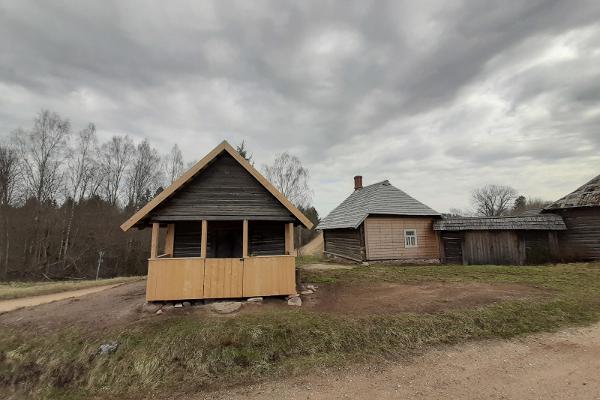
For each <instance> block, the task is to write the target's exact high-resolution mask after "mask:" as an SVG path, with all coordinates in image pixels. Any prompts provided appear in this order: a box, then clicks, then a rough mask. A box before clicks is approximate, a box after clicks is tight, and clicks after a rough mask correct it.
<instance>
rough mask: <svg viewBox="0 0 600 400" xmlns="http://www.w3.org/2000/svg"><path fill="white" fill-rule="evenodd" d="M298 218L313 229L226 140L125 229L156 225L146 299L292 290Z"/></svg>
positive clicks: (237, 294) (302, 223)
mask: <svg viewBox="0 0 600 400" xmlns="http://www.w3.org/2000/svg"><path fill="white" fill-rule="evenodd" d="M300 224H301V225H303V226H305V227H306V228H308V229H310V228H312V223H311V222H310V221H309V220H308V219H307V218H306V217H305V216H304V215H303V214H302V213H301V212H300V211H299V210H298V209H297V208H296V207H294V206H293V205H292V204H291V203H290V202H289V201H288V200H287V199H286V198H285V197H284V196H283V195H282V194H281V193H280V192H279V191H278V190H277V189H276V188H275V187H273V185H271V183H269V182H268V181H267V179H265V178H264V177H263V176H262V175H261V174H260V173H259V172H258V171H257V170H256V169H254V168H253V167H252V165H250V164H249V163H248V162H247V161H246V160H245V159H244V158H243V157H241V156H240V155H239V154H238V153H237V151H235V149H234V148H232V147H231V146H230V145H229V144H228V143H227V142H225V141H224V142H223V143H221V144H220V145H219V146H217V147H216V148H215V149H214V150H212V151H211V152H210V153H209V154H208V155H207V156H206V157H204V158H203V159H202V160H200V161H199V162H198V163H197V164H196V165H194V166H193V167H192V168H191V169H190V170H189V171H187V172H186V173H185V174H183V175H182V176H181V177H180V178H179V179H178V180H177V181H175V182H174V183H173V184H172V185H171V186H169V187H168V188H167V189H165V190H164V191H163V192H162V193H160V194H159V195H157V196H156V198H154V199H153V200H152V201H150V202H149V203H148V204H147V205H146V206H144V207H143V208H142V209H141V210H140V211H138V212H137V213H135V215H133V216H132V217H131V218H130V219H129V220H127V221H126V222H125V223H124V224H123V225H122V226H121V229H123V230H124V231H127V230H129V229H131V228H134V227H135V228H139V229H144V228H147V227H151V228H152V244H151V254H150V259H149V260H148V280H147V288H146V298H147V300H148V301H156V300H184V299H219V298H242V297H254V296H273V295H290V294H295V293H296V276H295V268H296V267H295V256H294V238H293V233H294V225H300ZM161 230H162V231H163V234H160V232H161ZM163 236H164V241H162V240H161V242H162V243H159V237H163Z"/></svg>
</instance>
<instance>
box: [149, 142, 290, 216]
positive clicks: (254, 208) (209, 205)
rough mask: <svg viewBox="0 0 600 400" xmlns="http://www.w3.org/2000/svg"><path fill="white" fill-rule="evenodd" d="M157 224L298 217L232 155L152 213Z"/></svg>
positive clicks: (215, 163) (221, 159) (218, 160)
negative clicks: (165, 222) (163, 222)
mask: <svg viewBox="0 0 600 400" xmlns="http://www.w3.org/2000/svg"><path fill="white" fill-rule="evenodd" d="M151 219H152V220H153V221H182V220H195V221H199V220H202V219H206V220H241V219H248V220H253V219H260V220H275V221H293V220H294V219H295V218H294V217H293V216H292V214H291V213H290V211H289V210H288V209H287V208H285V207H284V206H283V205H282V204H281V203H280V202H279V201H278V200H277V199H276V198H275V196H273V195H272V194H271V193H269V191H268V190H267V189H265V188H264V187H263V186H262V185H261V184H260V183H259V182H258V181H257V180H256V179H255V178H254V177H253V176H252V175H250V173H249V172H248V171H246V170H245V169H244V168H243V167H242V166H240V165H239V163H238V162H237V161H236V160H235V159H234V158H233V157H231V156H230V155H229V154H221V155H220V156H218V157H217V158H216V159H215V160H214V161H213V162H212V164H210V165H209V166H208V167H206V169H205V170H204V171H203V172H202V173H201V174H200V175H198V176H197V177H196V178H194V179H193V180H192V181H191V182H189V183H188V184H186V185H184V186H183V187H182V188H181V189H180V190H178V191H177V192H175V194H173V196H172V197H171V198H169V199H167V200H165V202H164V203H163V204H162V205H161V206H159V207H158V208H157V209H156V210H155V211H153V212H152V214H151Z"/></svg>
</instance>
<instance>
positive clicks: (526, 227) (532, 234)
mask: <svg viewBox="0 0 600 400" xmlns="http://www.w3.org/2000/svg"><path fill="white" fill-rule="evenodd" d="M433 229H434V230H436V231H437V232H439V233H440V240H441V249H440V251H441V257H442V261H443V262H444V263H447V264H465V265H472V264H475V265H477V264H496V265H499V264H507V265H524V264H537V263H545V262H550V261H556V260H558V259H559V253H558V235H559V234H560V233H561V232H565V230H566V229H567V227H566V225H565V223H564V222H563V220H562V218H561V217H560V216H558V215H554V214H539V213H538V214H533V215H525V216H516V217H456V218H455V217H452V218H445V219H442V220H439V221H436V222H435V223H434V225H433Z"/></svg>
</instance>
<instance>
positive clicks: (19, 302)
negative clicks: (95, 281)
mask: <svg viewBox="0 0 600 400" xmlns="http://www.w3.org/2000/svg"><path fill="white" fill-rule="evenodd" d="M119 285H122V283H116V284H113V285H104V286H95V287H91V288H87V289H79V290H70V291H68V292H59V293H53V294H45V295H41V296H32V297H23V298H20V299H13V300H2V301H0V313H4V312H7V311H13V310H17V309H19V308H23V307H32V306H38V305H40V304H46V303H51V302H53V301H58V300H64V299H70V298H73V297H81V296H85V295H86V294H91V293H96V292H101V291H103V290H106V289H110V288H113V287H116V286H119Z"/></svg>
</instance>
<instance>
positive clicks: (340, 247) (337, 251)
mask: <svg viewBox="0 0 600 400" xmlns="http://www.w3.org/2000/svg"><path fill="white" fill-rule="evenodd" d="M364 238H365V236H364V230H363V225H361V226H360V227H359V228H358V229H351V228H348V229H326V230H324V231H323V240H324V242H325V252H326V253H330V254H333V255H337V256H342V257H346V258H349V259H351V260H355V261H363V260H364V259H365V240H364Z"/></svg>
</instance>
